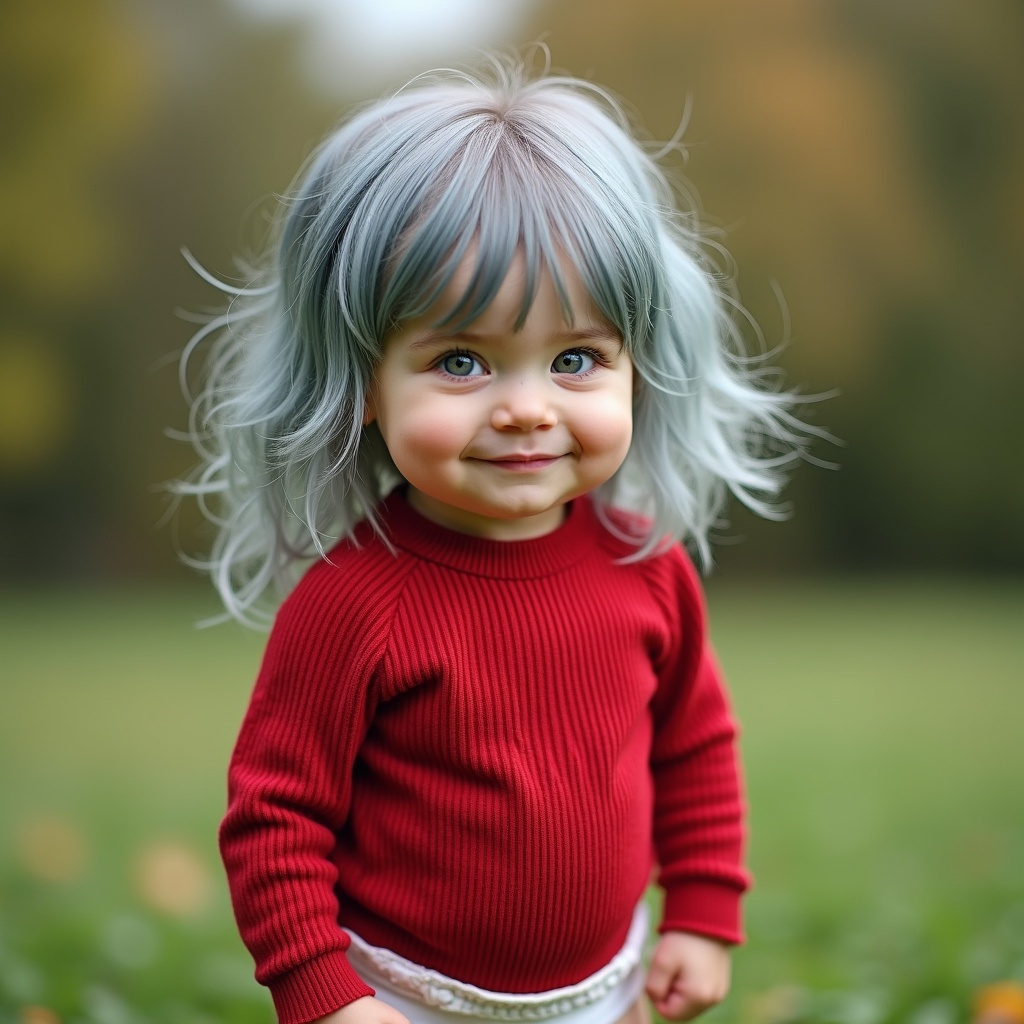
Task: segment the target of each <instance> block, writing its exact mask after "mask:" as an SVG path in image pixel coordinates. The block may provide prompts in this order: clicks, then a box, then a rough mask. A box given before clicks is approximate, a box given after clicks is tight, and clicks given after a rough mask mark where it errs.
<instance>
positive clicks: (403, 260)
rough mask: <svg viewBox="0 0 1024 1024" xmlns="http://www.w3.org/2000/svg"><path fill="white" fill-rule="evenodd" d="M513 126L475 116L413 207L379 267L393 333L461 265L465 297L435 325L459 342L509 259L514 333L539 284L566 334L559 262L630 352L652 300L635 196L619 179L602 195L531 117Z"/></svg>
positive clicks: (647, 242) (569, 150)
mask: <svg viewBox="0 0 1024 1024" xmlns="http://www.w3.org/2000/svg"><path fill="white" fill-rule="evenodd" d="M527 98H528V97H527ZM544 113H545V115H548V114H549V113H550V112H549V111H545V112H544ZM520 114H521V112H520V111H519V110H517V109H515V108H513V109H512V110H509V111H505V112H500V111H499V110H498V109H497V108H496V109H494V110H493V111H488V112H487V116H486V117H481V115H480V111H479V108H477V109H476V110H475V111H474V116H475V117H476V118H479V119H480V120H479V121H478V123H477V124H476V125H474V127H473V131H472V132H469V133H467V134H466V135H465V136H464V137H463V138H461V139H460V140H459V142H460V145H459V148H458V149H457V151H456V152H454V153H452V154H451V155H450V156H449V158H448V160H447V161H446V163H445V165H444V167H443V168H442V169H440V170H439V171H438V173H437V175H436V177H435V179H434V182H433V184H432V185H430V186H429V187H426V188H424V189H423V190H422V192H421V194H420V195H419V196H418V197H417V198H418V203H416V204H415V205H414V208H413V209H412V210H411V211H410V212H409V214H408V215H407V221H408V223H409V227H408V228H406V229H405V230H404V231H403V232H401V233H399V235H398V240H397V241H396V244H395V247H394V253H393V255H392V257H391V259H390V260H389V261H388V262H389V264H390V270H389V271H388V273H387V277H388V280H387V283H386V286H385V290H384V303H383V305H384V306H385V313H386V316H387V319H388V322H389V324H390V325H391V326H392V327H393V326H395V325H397V324H399V323H401V322H403V321H405V320H407V319H410V318H412V317H415V316H420V315H422V314H423V313H425V312H426V311H427V310H428V309H429V308H430V307H431V306H432V305H433V304H434V303H435V302H436V300H437V298H438V296H439V295H440V294H441V293H442V292H443V291H444V290H445V289H446V288H447V287H448V286H449V285H450V283H451V281H452V279H453V278H454V277H455V275H456V273H457V272H458V271H459V269H460V268H461V267H462V266H463V265H464V262H465V261H466V260H467V259H468V260H470V261H471V263H472V269H471V272H470V273H469V275H468V281H467V284H466V287H465V289H464V290H463V293H462V295H461V296H460V297H459V298H458V299H457V300H456V301H455V303H454V304H453V305H452V306H451V308H450V309H448V310H447V311H445V313H444V314H443V315H442V317H441V319H440V321H439V322H438V324H437V326H438V327H440V328H444V329H448V330H451V331H453V332H455V331H459V330H462V329H463V328H465V327H466V326H468V325H469V324H470V323H472V322H473V321H474V320H475V319H476V318H477V317H479V316H480V315H481V314H482V313H483V312H484V310H485V309H487V307H488V306H489V305H490V303H491V302H492V301H493V300H494V297H495V296H496V295H497V293H498V291H499V289H500V288H501V286H502V284H503V283H504V281H505V279H506V277H507V276H508V273H509V271H510V269H511V268H512V264H513V262H514V261H515V260H516V259H517V257H522V258H523V266H524V274H525V281H524V289H523V296H522V305H521V308H520V311H519V314H518V317H517V320H516V322H515V325H514V327H515V329H516V330H518V329H519V328H520V327H522V325H523V323H524V322H525V320H526V317H527V315H528V314H529V310H530V307H531V305H532V303H533V298H534V296H535V294H536V291H537V286H538V282H539V280H540V277H541V275H542V274H544V273H548V274H550V276H551V278H552V280H553V282H554V285H555V288H556V291H557V294H558V297H559V301H560V302H561V305H562V309H563V313H564V315H565V318H566V322H571V319H572V308H571V304H570V302H569V297H568V291H567V289H566V286H565V282H564V280H563V276H564V274H563V265H564V262H565V261H568V264H569V265H570V266H571V267H572V269H573V270H575V271H576V273H578V274H579V275H580V278H581V280H582V281H583V283H584V286H585V288H586V289H587V291H588V293H589V294H590V295H591V297H592V298H593V300H594V302H595V303H596V304H597V306H598V308H599V309H600V311H601V313H602V314H603V315H604V316H605V318H606V319H608V321H609V322H610V323H612V324H613V326H615V328H616V329H617V330H618V331H619V332H620V333H621V334H622V335H623V338H624V339H625V340H626V342H627V344H628V345H630V347H632V343H633V339H634V337H635V335H636V334H637V327H636V325H637V321H638V316H637V314H638V310H639V312H640V313H641V316H640V317H639V320H641V321H643V322H646V321H647V319H648V317H649V311H650V309H649V307H650V300H651V297H652V296H653V295H654V294H655V292H656V291H657V288H656V282H655V273H656V271H655V264H656V255H655V252H654V245H655V240H654V239H653V237H652V236H651V234H650V233H647V232H645V231H644V230H643V229H642V228H638V226H637V223H636V220H637V218H636V213H635V210H636V202H637V199H638V198H639V197H637V196H636V195H635V191H636V190H635V188H632V189H631V188H630V187H629V184H628V183H625V191H626V192H627V193H629V192H633V195H627V196H623V195H622V192H623V191H624V188H623V185H624V183H623V182H622V180H621V179H622V177H623V176H622V175H621V174H620V175H617V177H618V178H619V179H620V180H618V181H614V182H611V183H609V181H608V175H607V174H601V173H595V172H594V171H592V170H590V169H588V166H587V162H586V161H585V160H584V159H581V157H580V155H579V153H578V152H577V150H576V149H575V148H574V147H571V146H565V145H564V144H563V145H560V144H559V142H558V140H557V138H556V137H554V136H552V135H551V134H550V133H544V135H543V136H541V135H540V134H539V133H538V132H536V131H531V130H530V128H531V127H532V126H531V125H530V123H529V118H528V117H526V116H525V114H529V115H531V116H532V117H534V118H535V117H536V115H537V112H536V111H532V110H529V109H528V110H527V111H526V112H525V114H523V115H522V116H520V117H518V118H517V116H516V115H520ZM559 150H562V151H559ZM595 162H596V161H595ZM438 181H439V182H440V184H438ZM645 300H646V301H645Z"/></svg>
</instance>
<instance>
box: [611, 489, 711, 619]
mask: <svg viewBox="0 0 1024 1024" xmlns="http://www.w3.org/2000/svg"><path fill="white" fill-rule="evenodd" d="M598 517H599V518H600V520H601V522H602V525H603V526H604V531H603V534H604V541H603V545H604V547H605V548H606V550H607V551H608V552H609V554H610V555H611V557H612V558H613V559H615V560H616V561H617V562H619V564H620V565H622V566H623V567H624V568H626V569H627V570H628V571H630V572H631V573H635V574H636V575H638V576H640V577H641V578H642V579H643V580H644V582H645V584H646V586H647V587H648V588H649V589H650V591H651V592H652V594H653V595H654V596H655V598H656V599H657V600H658V601H659V603H661V604H663V605H664V606H666V607H671V608H672V609H673V612H674V614H678V613H680V612H681V613H682V614H683V615H684V617H686V618H691V619H693V620H694V621H703V619H704V617H705V612H704V588H703V586H702V584H701V578H700V573H699V572H698V571H697V567H696V566H695V565H694V562H693V559H692V558H691V557H690V555H689V553H688V552H687V550H686V548H685V546H684V545H683V544H682V543H681V542H680V541H676V540H673V539H672V538H670V537H666V538H664V539H663V540H662V542H661V543H660V544H655V546H654V547H653V550H651V551H650V552H649V553H647V554H641V553H640V549H641V547H642V545H643V544H644V542H645V541H647V540H648V538H649V537H650V533H651V529H652V527H653V521H652V520H651V519H649V518H648V517H646V516H644V515H641V514H640V513H637V512H633V511H630V510H628V509H621V508H616V507H610V506H606V507H604V508H602V509H601V510H600V511H599V512H598Z"/></svg>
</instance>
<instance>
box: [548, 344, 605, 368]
mask: <svg viewBox="0 0 1024 1024" xmlns="http://www.w3.org/2000/svg"><path fill="white" fill-rule="evenodd" d="M594 363H595V360H594V357H593V356H592V355H590V353H589V352H584V351H583V350H582V349H578V348H571V349H569V350H568V351H567V352H562V353H560V354H559V355H557V356H556V357H555V361H554V362H553V363H552V364H551V369H552V370H553V371H554V372H555V373H586V372H587V371H588V370H590V369H593V367H594Z"/></svg>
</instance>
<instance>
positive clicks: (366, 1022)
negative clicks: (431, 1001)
mask: <svg viewBox="0 0 1024 1024" xmlns="http://www.w3.org/2000/svg"><path fill="white" fill-rule="evenodd" d="M312 1024H409V1019H408V1018H407V1017H405V1016H404V1015H403V1014H401V1013H399V1012H398V1011H397V1010H396V1009H394V1008H393V1007H391V1006H388V1004H387V1003H382V1002H381V1001H380V1000H379V999H374V998H373V996H363V997H362V998H361V999H356V1000H355V1001H354V1002H351V1003H348V1004H346V1005H345V1006H343V1007H342V1008H341V1009H340V1010H335V1011H334V1013H329V1014H327V1016H326V1017H318V1018H317V1019H316V1020H315V1021H313V1022H312Z"/></svg>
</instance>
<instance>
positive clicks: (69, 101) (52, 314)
mask: <svg viewBox="0 0 1024 1024" xmlns="http://www.w3.org/2000/svg"><path fill="white" fill-rule="evenodd" d="M142 43H143V41H142V40H141V39H140V38H139V37H138V35H137V34H136V33H135V31H134V30H133V28H132V26H131V25H130V24H129V23H128V22H126V21H125V20H124V18H123V17H122V11H121V5H120V4H118V3H116V2H113V0H40V2H38V3H27V2H24V3H14V4H5V5H4V6H3V7H2V8H0V82H2V85H0V92H2V94H3V97H4V102H5V109H4V152H3V157H2V159H0V409H2V413H0V437H2V440H0V537H2V538H3V540H2V547H0V568H3V569H10V568H12V567H13V563H20V565H21V567H22V568H23V570H24V571H25V572H27V573H29V572H31V573H34V572H36V571H38V570H43V571H45V567H46V565H47V563H48V562H50V564H53V562H52V561H51V558H55V559H57V560H58V561H60V560H62V559H63V558H64V557H65V556H67V557H68V558H69V559H70V562H63V563H62V567H63V568H65V569H66V568H67V567H68V566H69V565H71V566H73V565H75V564H76V562H77V558H76V552H75V548H74V546H73V544H71V543H70V541H68V542H66V543H65V542H62V541H61V539H60V538H62V537H66V538H71V537H76V538H78V537H81V536H83V535H87V534H88V529H89V527H90V526H94V525H96V521H97V518H98V517H97V516H96V515H95V512H96V509H95V503H94V502H93V500H92V497H93V495H94V494H95V488H94V485H93V482H92V480H91V471H92V467H90V465H89V463H90V459H89V458H88V453H89V452H90V450H91V448H92V440H91V434H92V430H93V427H94V421H93V419H92V417H91V416H89V415H88V410H89V408H90V404H91V399H92V395H91V386H92V384H93V383H94V380H93V378H92V375H91V361H90V360H89V358H88V351H87V350H88V349H89V347H90V346H91V343H92V342H93V341H95V340H96V339H97V338H98V337H99V335H100V329H99V323H100V320H101V319H102V309H103V304H104V298H105V297H106V296H109V289H110V288H111V287H112V284H113V282H114V280H115V278H116V276H117V273H118V270H119V268H120V267H121V266H122V260H123V255H124V243H125V237H124V234H123V232H121V231H120V230H119V227H120V226H119V225H118V223H117V221H116V219H115V218H114V217H112V215H111V213H112V210H111V204H110V197H109V196H108V195H106V194H105V193H104V189H103V175H104V172H105V171H106V169H107V168H108V167H109V166H110V164H111V162H112V161H113V160H116V159H117V157H118V156H119V155H121V154H122V153H123V152H124V151H125V147H126V146H127V145H128V144H129V143H130V141H131V139H132V138H133V137H134V135H135V133H136V132H137V131H138V128H139V125H140V123H141V119H142V116H143V114H144V112H145V110H146V107H147V97H148V96H149V92H150V85H151V80H150V76H149V74H148V70H147V67H146V60H145V47H144V45H142ZM58 552H59V553H58Z"/></svg>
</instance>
